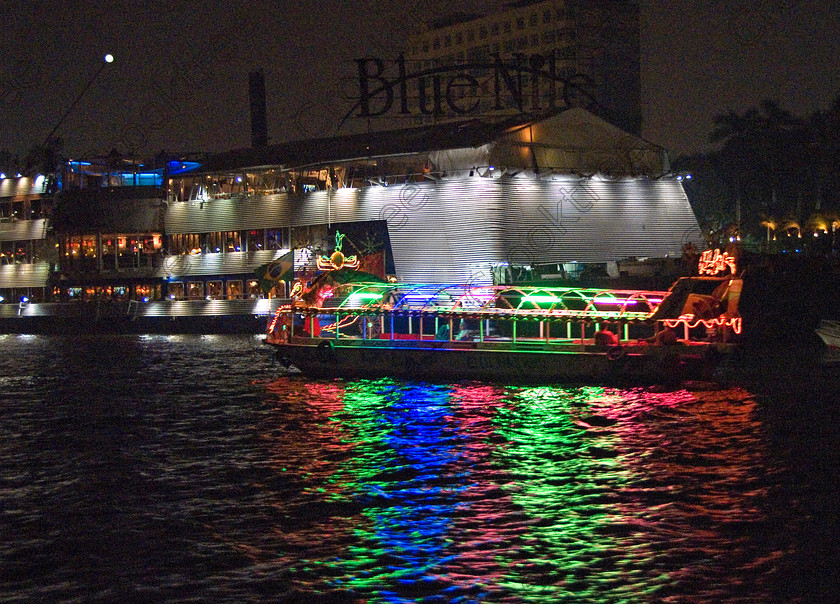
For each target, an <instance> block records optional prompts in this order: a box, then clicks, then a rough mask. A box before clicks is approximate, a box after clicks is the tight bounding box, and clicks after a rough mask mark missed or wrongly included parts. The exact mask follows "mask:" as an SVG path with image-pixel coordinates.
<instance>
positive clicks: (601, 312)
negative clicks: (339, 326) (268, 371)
mask: <svg viewBox="0 0 840 604" xmlns="http://www.w3.org/2000/svg"><path fill="white" fill-rule="evenodd" d="M667 295H668V292H664V291H646V290H629V289H628V290H616V289H599V288H575V287H547V286H541V285H540V286H526V285H522V286H520V285H516V286H512V285H479V286H477V285H469V284H454V285H441V284H439V283H435V284H427V283H412V284H409V283H353V282H350V283H343V284H340V285H336V286H335V287H334V288H332V289H330V290H328V291H325V292H323V294H322V296H320V297H319V298H320V299H321V300H323V302H322V306H318V307H306V308H300V307H298V308H297V310H299V311H301V310H302V311H304V312H310V313H318V314H326V313H329V314H342V315H345V314H347V315H372V314H381V313H393V314H398V315H401V314H405V315H414V314H423V315H433V316H450V317H456V316H457V317H475V318H494V317H495V318H509V319H526V320H527V319H532V320H546V319H552V320H574V319H584V320H585V319H590V320H623V321H642V320H647V319H649V318H650V317H651V315H652V314H653V313H654V312H655V311H656V309H657V307H658V306H659V305H660V304H661V303H662V301H663V300H664V299H665V297H666V296H667ZM296 306H297V305H296Z"/></svg>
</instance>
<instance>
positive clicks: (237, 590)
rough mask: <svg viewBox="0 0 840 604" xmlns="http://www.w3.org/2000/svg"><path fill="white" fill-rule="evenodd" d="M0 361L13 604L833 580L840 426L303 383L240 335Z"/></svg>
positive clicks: (597, 394) (420, 598)
mask: <svg viewBox="0 0 840 604" xmlns="http://www.w3.org/2000/svg"><path fill="white" fill-rule="evenodd" d="M0 347H2V350H3V352H4V353H5V354H3V355H2V356H0V388H2V389H0V393H2V399H3V401H2V411H3V413H2V417H0V434H2V439H0V459H2V463H0V501H1V502H2V504H0V505H2V508H0V518H2V525H0V528H2V534H3V536H4V539H3V540H2V541H0V561H2V564H0V569H2V570H0V593H2V594H3V598H4V599H8V600H9V601H28V600H84V601H87V600H124V599H128V600H144V601H183V600H187V599H196V600H226V601H228V600H229V601H260V602H262V601H308V600H312V599H313V598H320V599H323V600H325V601H332V600H335V601H354V600H358V601H371V602H441V601H446V602H477V601H488V602H546V601H559V600H569V601H603V602H639V601H650V602H659V601H666V602H683V601H691V602H697V601H709V602H712V601H714V602H718V601H756V602H764V601H790V600H800V601H811V600H815V599H816V600H818V599H819V598H820V597H822V596H823V595H824V594H827V593H828V591H827V590H828V586H829V585H830V584H831V583H830V581H831V579H833V578H834V575H836V571H835V570H834V569H833V565H832V564H831V563H830V562H829V561H830V560H831V559H834V558H833V556H834V555H835V554H836V546H835V545H834V542H833V540H832V539H830V538H829V537H827V536H826V535H828V534H829V530H830V529H831V527H832V526H833V525H832V523H833V522H835V520H832V519H836V518H837V517H838V514H837V503H836V501H837V498H836V494H837V492H838V489H837V485H836V476H837V468H838V458H837V450H838V449H837V448H836V447H835V448H832V447H828V449H826V447H824V446H816V445H815V444H814V441H813V435H814V434H815V433H818V434H819V437H820V439H821V442H822V443H824V444H825V443H828V444H830V443H836V442H837V440H838V439H837V430H836V425H832V424H831V423H830V422H825V421H822V422H817V421H816V420H814V421H813V422H811V423H810V425H809V427H808V428H803V427H802V422H801V421H792V420H791V419H790V416H789V415H788V414H782V413H778V412H777V411H774V410H775V409H780V408H785V409H786V408H787V407H783V406H779V405H775V404H774V401H772V400H769V399H764V398H761V397H757V396H755V395H754V394H752V393H751V392H749V391H746V390H742V389H738V388H730V389H724V390H708V391H702V390H700V391H687V390H674V391H668V390H662V389H655V388H653V389H614V388H603V387H594V386H590V387H561V386H552V387H548V386H542V387H525V386H505V385H499V384H485V383H475V382H465V383H460V384H429V383H411V382H401V381H395V380H387V379H383V380H360V381H353V382H346V381H307V380H305V379H302V378H295V377H289V376H281V375H278V373H277V372H278V370H277V368H276V367H275V366H274V365H273V364H271V362H270V359H269V358H268V354H267V353H266V352H265V351H263V350H262V349H261V346H260V343H259V340H257V339H254V338H248V337H241V338H237V337H210V338H208V337H114V338H98V339H93V338H91V339H85V338H82V339H77V340H70V339H62V338H48V337H36V338H31V337H30V338H23V337H10V336H6V337H0ZM802 413H804V411H802ZM820 417H821V418H822V417H823V416H820ZM800 419H802V420H803V421H804V422H808V421H809V420H808V417H805V416H803V417H802V418H800ZM827 560H829V561H827Z"/></svg>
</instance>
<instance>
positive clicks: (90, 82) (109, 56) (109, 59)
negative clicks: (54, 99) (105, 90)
mask: <svg viewBox="0 0 840 604" xmlns="http://www.w3.org/2000/svg"><path fill="white" fill-rule="evenodd" d="M113 62H114V55H112V54H111V53H108V54H106V55H105V58H104V61H103V62H102V64H101V65H100V66H99V69H97V70H96V72H94V74H93V75H92V76H91V78H90V79H89V80H88V82H87V84H85V87H84V88H82V91H81V92H80V93H79V96H77V97H76V98H75V100H74V101H73V102H72V103H70V106H69V107H68V108H67V111H65V112H64V115H62V116H61V119H60V120H58V123H57V124H56V125H55V128H53V129H52V132H50V133H49V134H48V135H47V138H45V139H44V145H47V143H49V142H50V139H51V138H52V137H53V135H54V134H55V133H56V132H57V131H58V129H59V128H60V127H61V124H63V123H64V120H66V119H67V116H68V115H70V112H71V111H73V108H74V107H75V106H76V105H77V104H78V103H79V101H80V100H81V99H82V97H83V96H84V95H85V93H86V92H87V91H88V88H90V87H91V86H92V85H93V83H94V81H96V78H98V77H99V74H100V73H102V70H103V69H105V66H106V65H108V64H109V63H113Z"/></svg>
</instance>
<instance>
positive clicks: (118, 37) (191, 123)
mask: <svg viewBox="0 0 840 604" xmlns="http://www.w3.org/2000/svg"><path fill="white" fill-rule="evenodd" d="M493 4H496V5H501V4H503V3H494V2H492V1H464V2H460V3H458V7H459V9H460V10H462V11H469V10H476V11H479V12H483V11H485V10H486V9H487V7H489V6H492V5H493ZM452 6H454V4H453V3H452V2H451V1H422V0H420V1H414V2H408V1H402V0H395V1H391V2H382V3H379V2H377V3H374V2H335V1H333V0H322V1H318V2H314V1H311V2H310V1H305V0H303V1H299V2H289V1H279V0H274V1H268V0H248V1H245V0H243V1H237V2H206V3H203V2H192V1H188V0H166V1H158V0H146V1H130V2H128V1H127V2H101V1H100V2H95V1H84V2H73V1H71V2H67V1H62V2H58V1H46V2H38V1H32V2H12V1H10V0H6V1H4V2H3V3H2V7H0V26H1V27H2V28H3V35H2V36H0V149H8V150H11V151H13V152H16V153H21V154H23V153H25V151H26V149H27V148H28V147H30V146H32V145H34V144H39V143H41V142H43V140H44V138H45V137H46V136H47V134H49V132H50V131H51V130H52V128H53V127H54V126H55V125H56V123H58V121H59V119H60V118H61V116H62V114H64V113H65V111H66V110H67V109H68V108H69V107H70V106H71V103H72V101H73V99H74V98H76V96H77V95H78V94H79V93H80V92H81V90H82V89H83V87H84V85H85V84H86V83H87V82H88V81H89V80H90V79H91V77H92V76H93V75H94V74H95V73H96V72H97V70H98V69H99V68H100V66H101V65H102V62H103V57H104V55H105V54H106V53H108V52H110V53H112V54H113V55H114V56H115V57H116V61H115V62H114V63H113V64H110V65H108V66H106V67H105V68H104V69H103V70H102V71H101V72H100V74H99V76H98V77H97V78H96V79H95V80H94V82H93V84H92V85H91V87H90V89H89V90H88V91H87V92H86V94H85V95H84V96H83V97H82V99H81V100H80V102H79V103H78V105H76V107H75V108H74V109H73V111H72V112H71V114H70V115H69V116H68V118H67V120H66V121H65V122H64V123H63V124H62V126H61V128H60V130H59V131H58V135H59V136H61V137H63V138H64V140H65V152H66V153H68V154H69V155H76V156H78V155H82V156H96V155H103V154H105V153H107V152H108V151H109V150H110V149H111V148H114V147H116V148H117V149H119V150H120V151H122V152H123V153H132V152H137V153H139V154H145V153H154V152H157V151H159V150H162V149H165V150H167V151H173V152H175V151H178V152H189V151H220V150H225V149H232V148H241V147H247V146H249V145H250V117H249V115H250V114H249V105H248V71H249V70H252V69H255V68H262V69H263V70H264V72H265V76H266V90H267V102H268V122H269V137H270V139H269V140H270V142H282V141H288V140H295V139H300V138H308V137H316V136H332V135H335V134H340V133H343V132H349V131H352V130H354V129H356V130H357V129H359V128H362V127H363V126H364V124H359V123H358V120H356V122H355V123H353V124H350V126H349V127H346V126H345V128H344V129H343V130H340V131H337V130H336V128H337V126H338V124H339V121H340V118H341V117H342V116H343V114H344V113H345V112H346V111H347V110H348V109H349V108H350V106H351V105H352V101H350V100H347V99H346V98H345V97H348V96H350V95H352V94H353V93H354V92H355V80H354V79H353V77H354V69H355V65H354V64H353V62H352V60H353V59H354V58H357V57H361V56H365V55H372V56H379V57H383V58H392V57H394V56H396V53H397V52H398V51H399V50H401V49H402V46H403V41H404V40H405V38H406V36H407V35H408V34H409V33H410V32H412V31H413V30H415V29H416V28H419V27H422V23H423V22H424V21H428V20H430V19H432V18H434V17H436V16H438V15H439V14H441V13H446V12H447V11H449V10H450V9H451V7H452ZM641 34H642V110H643V115H644V125H643V131H642V133H643V135H644V136H645V137H646V138H648V139H649V140H651V141H653V142H656V143H659V144H661V145H664V146H665V147H666V148H668V149H669V150H670V151H671V152H672V154H673V155H678V154H681V153H689V152H695V151H700V150H702V149H704V148H707V147H708V145H707V139H708V134H709V132H710V130H711V128H712V118H713V116H714V115H715V114H718V113H723V112H725V111H727V110H728V109H734V110H736V111H743V110H745V109H746V108H748V107H750V106H755V105H757V104H758V103H759V101H761V100H762V99H765V98H773V99H777V100H778V101H780V103H781V104H782V106H783V107H784V108H786V109H789V110H791V111H793V112H794V113H795V114H801V115H807V114H809V113H811V112H812V111H814V110H816V109H826V108H828V106H829V105H830V103H831V101H832V100H833V99H834V98H835V97H836V96H837V95H838V94H840V77H838V74H839V73H840V59H838V57H840V8H838V6H837V4H836V0H808V1H806V0H788V1H783V0H770V1H766V2H721V1H715V0H706V1H704V2H693V1H688V0H662V1H656V0H649V1H646V2H642V32H641Z"/></svg>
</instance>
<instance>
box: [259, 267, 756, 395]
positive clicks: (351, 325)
mask: <svg viewBox="0 0 840 604" xmlns="http://www.w3.org/2000/svg"><path fill="white" fill-rule="evenodd" d="M343 271H345V272H343V273H341V274H343V275H344V277H343V278H340V279H338V278H336V271H330V272H327V273H323V274H322V275H320V276H319V277H317V278H316V279H314V280H313V282H312V283H311V284H310V285H309V286H308V287H306V288H300V290H299V292H298V294H297V296H296V297H294V298H293V300H292V302H291V303H290V304H287V305H283V306H281V307H280V308H279V309H278V310H277V312H276V313H275V314H274V316H273V317H272V318H271V320H270V322H269V325H268V333H267V337H266V343H267V344H269V345H270V346H272V347H273V348H274V349H275V351H276V356H277V358H278V360H279V361H281V362H282V363H283V364H284V365H287V366H288V365H294V366H295V367H297V368H298V369H300V370H301V372H302V373H304V374H305V375H308V376H313V377H376V376H393V377H404V378H412V379H442V380H463V379H482V380H504V381H511V380H513V381H527V382H560V381H580V380H587V381H596V382H631V383H650V382H658V381H673V380H680V379H708V378H710V377H711V376H712V374H713V372H714V370H715V367H716V365H717V364H718V362H719V361H720V360H721V358H722V357H724V356H725V355H727V354H729V353H731V352H732V351H733V349H734V347H735V346H736V343H735V337H736V336H737V334H739V333H740V332H741V317H740V315H739V314H738V300H739V297H740V291H741V284H742V281H741V279H740V278H737V277H735V276H733V275H729V276H726V277H712V276H701V277H684V278H682V279H680V280H678V281H677V282H676V283H675V284H674V285H673V286H672V287H671V288H670V289H669V290H668V291H644V290H615V289H598V288H572V287H548V286H533V285H528V286H520V285H492V286H490V285H479V286H473V285H469V284H467V285H444V284H406V283H383V282H372V281H353V280H348V279H347V273H346V271H347V269H343Z"/></svg>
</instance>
